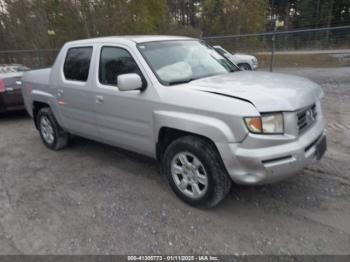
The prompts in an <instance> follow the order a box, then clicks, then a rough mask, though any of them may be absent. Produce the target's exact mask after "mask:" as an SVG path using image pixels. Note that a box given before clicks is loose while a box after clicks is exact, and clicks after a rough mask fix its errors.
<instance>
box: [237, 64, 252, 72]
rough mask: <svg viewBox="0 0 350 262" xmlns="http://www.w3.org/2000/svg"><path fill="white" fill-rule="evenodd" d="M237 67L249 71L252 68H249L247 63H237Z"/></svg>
mask: <svg viewBox="0 0 350 262" xmlns="http://www.w3.org/2000/svg"><path fill="white" fill-rule="evenodd" d="M238 67H239V69H241V70H242V71H250V70H252V68H251V66H250V65H249V64H239V65H238Z"/></svg>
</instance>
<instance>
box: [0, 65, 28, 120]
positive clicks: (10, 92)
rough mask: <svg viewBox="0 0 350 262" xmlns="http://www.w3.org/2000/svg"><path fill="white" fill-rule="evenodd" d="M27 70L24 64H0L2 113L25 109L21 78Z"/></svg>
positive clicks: (0, 104) (0, 111)
mask: <svg viewBox="0 0 350 262" xmlns="http://www.w3.org/2000/svg"><path fill="white" fill-rule="evenodd" d="M27 70H29V68H28V67H25V66H22V65H0V113H2V112H7V111H16V110H23V109H24V104H23V97H22V91H21V88H22V82H21V78H22V74H23V72H24V71H27Z"/></svg>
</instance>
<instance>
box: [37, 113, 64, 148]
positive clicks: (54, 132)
mask: <svg viewBox="0 0 350 262" xmlns="http://www.w3.org/2000/svg"><path fill="white" fill-rule="evenodd" d="M36 121H37V127H38V129H39V133H40V137H41V139H42V141H43V142H44V144H45V145H46V146H47V147H48V148H50V149H52V150H60V149H63V148H65V147H66V146H67V145H68V141H69V134H68V133H67V132H65V131H64V130H63V129H62V128H61V127H60V126H59V124H58V123H57V121H56V119H55V117H54V115H53V113H52V111H51V109H50V108H48V107H44V108H42V109H40V111H39V112H38V115H37V117H36Z"/></svg>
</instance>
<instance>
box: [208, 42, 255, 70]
mask: <svg viewBox="0 0 350 262" xmlns="http://www.w3.org/2000/svg"><path fill="white" fill-rule="evenodd" d="M213 47H214V48H215V50H216V51H218V52H219V53H220V54H221V55H223V56H224V57H226V58H227V59H228V60H230V61H231V62H232V63H234V64H235V65H237V66H238V67H239V68H240V69H241V70H256V69H257V68H258V59H256V57H255V56H252V55H247V54H239V53H236V54H231V53H230V52H228V51H227V50H225V49H224V48H223V47H222V46H219V45H214V46H213Z"/></svg>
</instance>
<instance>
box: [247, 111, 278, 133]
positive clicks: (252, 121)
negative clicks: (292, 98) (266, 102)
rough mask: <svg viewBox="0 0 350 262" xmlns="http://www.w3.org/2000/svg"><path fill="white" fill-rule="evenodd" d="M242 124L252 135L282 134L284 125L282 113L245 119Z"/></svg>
mask: <svg viewBox="0 0 350 262" xmlns="http://www.w3.org/2000/svg"><path fill="white" fill-rule="evenodd" d="M244 122H245V124H246V125H247V128H248V129H249V131H250V132H252V133H258V134H282V133H284V123H283V114H282V113H268V114H262V115H261V117H245V118H244Z"/></svg>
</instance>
